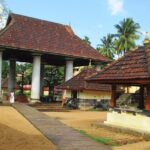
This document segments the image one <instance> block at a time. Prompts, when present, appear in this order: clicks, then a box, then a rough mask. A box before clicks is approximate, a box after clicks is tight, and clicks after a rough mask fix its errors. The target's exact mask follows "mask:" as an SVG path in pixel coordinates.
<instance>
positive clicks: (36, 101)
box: [29, 98, 41, 104]
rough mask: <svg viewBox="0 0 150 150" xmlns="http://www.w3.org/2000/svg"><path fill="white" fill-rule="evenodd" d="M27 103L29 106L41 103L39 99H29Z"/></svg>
mask: <svg viewBox="0 0 150 150" xmlns="http://www.w3.org/2000/svg"><path fill="white" fill-rule="evenodd" d="M29 103H30V104H35V103H41V101H40V100H39V99H33V98H30V101H29Z"/></svg>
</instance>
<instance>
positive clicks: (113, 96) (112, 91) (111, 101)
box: [110, 85, 117, 108]
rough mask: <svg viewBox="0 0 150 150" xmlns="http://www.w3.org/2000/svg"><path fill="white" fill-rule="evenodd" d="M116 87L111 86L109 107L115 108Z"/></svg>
mask: <svg viewBox="0 0 150 150" xmlns="http://www.w3.org/2000/svg"><path fill="white" fill-rule="evenodd" d="M116 94H117V93H116V85H112V86H111V100H110V107H112V108H114V107H116V97H117V96H116Z"/></svg>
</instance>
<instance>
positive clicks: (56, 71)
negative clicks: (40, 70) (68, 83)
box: [44, 65, 64, 99]
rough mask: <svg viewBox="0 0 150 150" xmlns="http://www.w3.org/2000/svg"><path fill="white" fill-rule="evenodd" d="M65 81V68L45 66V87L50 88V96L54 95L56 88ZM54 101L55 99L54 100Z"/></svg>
mask: <svg viewBox="0 0 150 150" xmlns="http://www.w3.org/2000/svg"><path fill="white" fill-rule="evenodd" d="M63 81H64V67H57V66H51V65H45V68H44V85H45V86H48V87H49V96H51V97H52V96H53V95H54V87H55V86H56V85H59V84H61V83H62V82H63ZM52 99H53V98H52Z"/></svg>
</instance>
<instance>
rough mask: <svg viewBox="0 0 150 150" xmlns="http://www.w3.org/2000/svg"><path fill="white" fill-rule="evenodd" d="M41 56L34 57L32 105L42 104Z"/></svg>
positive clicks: (35, 55)
mask: <svg viewBox="0 0 150 150" xmlns="http://www.w3.org/2000/svg"><path fill="white" fill-rule="evenodd" d="M40 72H41V55H39V54H34V55H33V67H32V84H31V103H36V102H40V77H41V74H40Z"/></svg>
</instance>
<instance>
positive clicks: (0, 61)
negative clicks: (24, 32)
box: [0, 51, 3, 102]
mask: <svg viewBox="0 0 150 150" xmlns="http://www.w3.org/2000/svg"><path fill="white" fill-rule="evenodd" d="M2 55H3V52H2V51H0V102H2Z"/></svg>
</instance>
